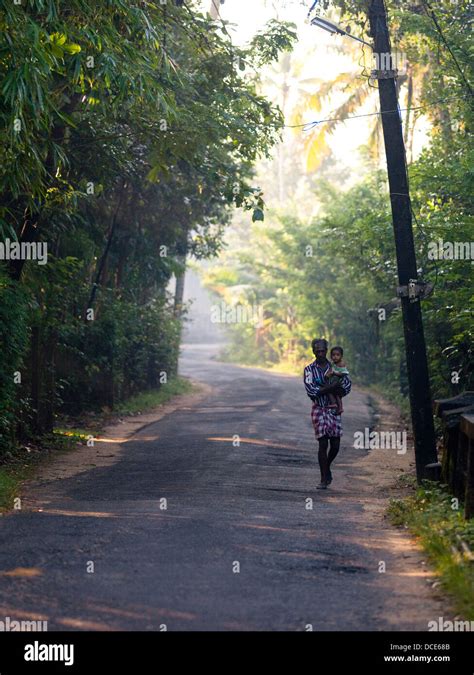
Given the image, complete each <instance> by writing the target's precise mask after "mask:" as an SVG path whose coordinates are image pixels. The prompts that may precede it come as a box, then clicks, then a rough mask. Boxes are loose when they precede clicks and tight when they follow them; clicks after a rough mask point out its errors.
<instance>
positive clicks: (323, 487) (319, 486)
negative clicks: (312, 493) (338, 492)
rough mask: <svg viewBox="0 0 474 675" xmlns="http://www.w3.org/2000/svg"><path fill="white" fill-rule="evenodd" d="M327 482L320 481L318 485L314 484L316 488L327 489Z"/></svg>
mask: <svg viewBox="0 0 474 675" xmlns="http://www.w3.org/2000/svg"><path fill="white" fill-rule="evenodd" d="M327 488H328V484H327V482H326V481H323V480H322V481H321V482H320V484H319V485H316V490H327Z"/></svg>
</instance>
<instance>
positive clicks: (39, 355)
mask: <svg viewBox="0 0 474 675" xmlns="http://www.w3.org/2000/svg"><path fill="white" fill-rule="evenodd" d="M0 4H1V9H2V11H1V12H0V91H1V92H2V106H1V107H0V145H1V146H2V162H1V164H0V195H1V201H0V236H1V240H2V241H3V240H4V239H5V238H6V237H9V238H10V239H18V240H19V241H31V240H32V238H35V239H36V238H37V239H39V240H40V241H42V242H43V243H47V244H48V253H49V256H48V264H47V265H46V266H44V267H39V266H37V265H35V264H34V263H30V264H27V265H26V266H25V267H24V268H23V269H22V268H21V265H20V266H14V265H12V266H10V267H8V268H7V271H8V272H9V274H10V276H11V278H12V280H13V281H12V284H10V285H9V286H7V285H5V287H4V286H3V285H2V286H1V287H0V288H1V295H0V314H1V318H2V319H3V318H4V317H5V322H2V325H5V326H8V328H9V329H10V328H14V330H12V331H10V332H9V333H8V334H7V333H6V332H5V336H3V335H2V352H1V353H0V403H1V406H0V410H1V413H0V415H1V419H0V430H1V431H2V433H4V437H5V438H6V437H7V436H11V431H12V429H13V422H14V418H15V411H16V412H17V413H19V412H21V410H23V408H24V414H23V413H22V412H21V414H20V415H19V416H20V418H21V419H20V422H21V424H20V432H21V435H22V436H28V434H31V433H44V432H45V431H52V426H53V423H54V418H55V415H56V414H57V413H58V411H64V410H67V411H68V412H71V411H74V410H76V411H78V410H81V409H85V408H91V407H94V406H95V407H101V406H109V407H111V406H112V405H114V403H116V402H119V401H122V400H124V399H125V398H127V397H128V396H130V395H131V394H135V393H136V392H138V391H140V390H143V389H145V390H146V389H151V388H156V387H158V386H159V373H160V372H162V371H166V372H167V373H168V374H172V373H173V372H174V371H175V370H176V363H177V355H178V348H179V339H180V321H179V319H178V316H177V312H176V310H175V308H174V307H173V299H172V298H170V297H169V296H168V293H167V290H166V289H167V286H168V282H169V280H170V279H171V277H172V276H173V275H179V274H180V273H182V271H183V261H184V260H185V257H186V255H192V256H194V257H195V258H206V257H209V256H211V255H215V254H216V253H218V252H219V250H220V248H221V242H222V236H223V232H224V229H225V226H226V224H227V223H228V220H229V215H230V212H231V209H232V207H234V206H239V207H241V208H242V209H243V210H244V211H249V212H250V214H252V215H253V217H254V218H255V219H261V218H263V211H264V201H263V195H262V192H261V190H260V189H259V188H258V187H256V186H253V185H252V165H253V163H254V162H255V160H256V159H257V158H258V157H261V156H265V155H268V153H269V149H270V147H271V146H272V145H273V144H274V143H275V142H276V141H277V139H278V137H279V133H280V130H281V128H282V124H283V120H282V116H281V113H280V111H279V110H278V109H277V107H276V106H274V105H273V104H272V103H271V102H270V101H268V100H267V99H266V98H265V97H263V96H261V95H260V94H259V93H258V91H257V86H256V84H257V79H258V78H257V75H255V74H252V72H253V70H255V68H256V66H257V64H259V65H260V64H262V63H264V62H266V61H268V60H269V59H272V58H276V57H277V55H278V53H279V52H280V51H281V50H282V49H288V48H289V47H290V45H291V42H292V41H293V40H294V39H295V35H294V32H293V31H292V30H291V28H290V27H289V26H284V25H280V24H277V23H272V25H271V26H270V27H269V30H268V32H267V34H266V35H265V34H261V35H260V37H259V40H260V48H258V49H257V48H256V47H254V46H249V47H247V48H235V47H234V46H233V45H232V44H231V41H230V36H229V33H228V32H227V30H226V29H225V27H224V29H221V27H220V24H218V23H217V22H214V21H212V20H210V18H209V17H208V16H205V15H203V14H200V13H199V12H198V9H197V6H198V3H197V2H194V0H189V1H188V2H187V3H186V5H185V6H177V5H176V4H175V3H170V2H168V3H166V5H165V4H162V3H154V2H149V3H142V2H122V1H120V2H110V1H109V0H98V1H97V2H94V3H93V6H92V5H91V3H89V2H86V1H85V0H71V2H68V3H60V2H57V0H28V2H23V3H22V4H20V5H15V4H13V3H11V2H1V3H0ZM242 64H245V66H244V68H242V67H241V66H242ZM247 66H248V71H247ZM2 284H3V282H2ZM23 292H24V293H25V294H26V295H28V297H29V298H30V299H31V302H30V305H29V307H28V312H27V314H25V313H24V312H23V313H22V311H20V309H16V305H15V303H16V302H17V301H16V297H17V294H18V297H20V295H21V294H22V293H23ZM178 304H180V303H178ZM91 310H93V311H94V318H93V320H88V313H90V312H91ZM15 311H16V313H15ZM28 329H31V332H32V335H33V339H32V341H31V344H30V346H29V348H28V347H27V345H26V337H25V336H27V333H28ZM12 334H13V335H15V336H16V337H11V336H12ZM3 339H5V348H4V344H3ZM21 358H23V359H25V360H26V359H28V360H30V361H31V362H32V363H34V367H32V368H31V369H29V371H28V372H27V373H26V374H25V378H24V380H23V385H22V389H21V393H20V392H19V393H20V395H21V398H20V399H19V401H20V403H21V406H20V407H21V410H20V409H19V408H18V405H17V403H15V390H14V389H13V388H12V385H11V372H10V371H11V368H12V367H13V366H14V365H15V364H16V363H17V362H18V363H19V362H20V361H21ZM15 406H17V407H15ZM0 452H1V448H0Z"/></svg>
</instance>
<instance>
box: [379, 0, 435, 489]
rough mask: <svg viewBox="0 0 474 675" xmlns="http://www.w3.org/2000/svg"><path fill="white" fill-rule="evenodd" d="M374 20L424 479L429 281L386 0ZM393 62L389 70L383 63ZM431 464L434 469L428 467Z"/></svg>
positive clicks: (431, 435) (429, 428) (429, 435)
mask: <svg viewBox="0 0 474 675" xmlns="http://www.w3.org/2000/svg"><path fill="white" fill-rule="evenodd" d="M369 22H370V31H371V36H372V37H373V39H374V47H373V49H374V54H375V57H376V63H377V70H378V72H377V79H378V88H379V96H380V110H381V113H382V115H381V117H382V125H383V135H384V140H385V153H386V156H387V170H388V181H389V185H390V201H391V205H392V219H393V229H394V233H395V246H396V251H397V266H398V279H399V284H400V286H399V289H398V295H399V297H400V298H401V304H402V313H403V328H404V333H405V348H406V359H407V371H408V383H409V389H410V406H411V418H412V424H413V435H414V441H415V459H416V475H417V479H418V482H420V481H421V480H422V479H423V478H433V477H435V476H436V467H429V466H428V465H430V464H435V463H436V462H437V454H436V440H435V431H434V422H433V411H432V402H431V391H430V380H429V372H428V360H427V357H426V344H425V337H424V333H423V322H422V316H421V304H420V299H421V297H423V283H422V282H420V280H419V279H418V278H417V275H418V272H417V265H416V254H415V246H414V241H413V230H412V216H411V204H410V195H409V192H408V174H407V166H406V159H405V146H404V142H403V131H402V121H401V117H400V112H399V109H398V100H397V92H396V87H395V77H396V71H395V69H394V67H393V60H394V58H393V55H391V49H390V39H389V32H388V25H387V13H386V9H385V4H384V2H383V0H370V5H369ZM387 62H388V63H390V64H391V65H390V66H389V67H388V68H390V69H387V70H385V69H384V68H383V66H382V65H381V64H384V63H387ZM427 466H428V468H427Z"/></svg>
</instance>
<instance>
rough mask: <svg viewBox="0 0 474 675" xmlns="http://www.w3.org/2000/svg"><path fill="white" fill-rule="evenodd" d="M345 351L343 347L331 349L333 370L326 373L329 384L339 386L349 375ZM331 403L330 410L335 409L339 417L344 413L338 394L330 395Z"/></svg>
mask: <svg viewBox="0 0 474 675" xmlns="http://www.w3.org/2000/svg"><path fill="white" fill-rule="evenodd" d="M343 354H344V350H343V349H342V347H333V348H332V349H331V368H330V369H329V370H328V372H327V373H326V380H327V382H328V384H339V383H340V381H341V378H342V377H343V376H344V375H349V371H348V370H347V368H346V364H345V363H344V361H343V360H342V357H343ZM328 397H329V401H330V405H329V407H330V408H335V412H336V414H337V415H340V414H341V413H342V412H344V409H343V407H342V398H341V397H340V396H339V395H338V394H334V393H331V394H328Z"/></svg>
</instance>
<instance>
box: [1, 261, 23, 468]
mask: <svg viewBox="0 0 474 675" xmlns="http://www.w3.org/2000/svg"><path fill="white" fill-rule="evenodd" d="M27 312H28V296H27V294H26V293H25V292H24V290H23V289H21V288H18V287H17V286H15V285H14V284H13V283H11V282H10V280H9V279H8V277H7V275H6V274H5V271H4V269H3V267H0V345H1V353H0V455H1V453H2V452H3V451H5V450H6V449H7V448H8V447H9V445H10V444H11V441H12V438H13V435H14V432H15V423H16V415H17V413H18V410H19V408H20V406H21V401H20V400H19V398H18V397H17V392H18V391H19V389H20V387H19V383H15V373H20V376H21V375H22V374H23V375H24V373H22V366H23V364H24V355H25V350H26V346H27V342H28V322H27Z"/></svg>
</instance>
